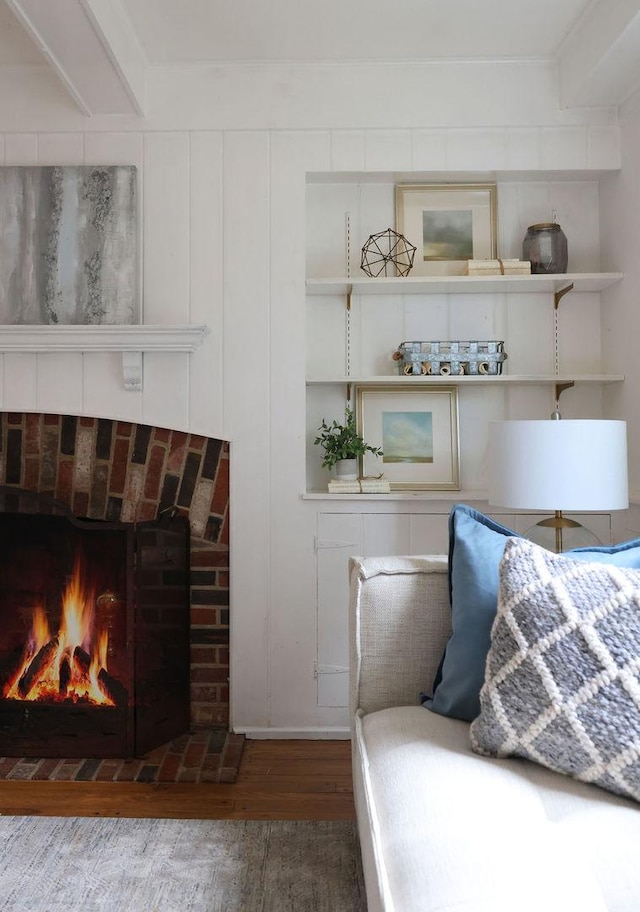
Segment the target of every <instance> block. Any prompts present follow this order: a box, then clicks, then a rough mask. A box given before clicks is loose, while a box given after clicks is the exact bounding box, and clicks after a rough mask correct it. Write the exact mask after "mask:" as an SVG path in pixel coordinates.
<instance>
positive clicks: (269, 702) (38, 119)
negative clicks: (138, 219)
mask: <svg viewBox="0 0 640 912" xmlns="http://www.w3.org/2000/svg"><path fill="white" fill-rule="evenodd" d="M3 75H4V76H5V78H4V80H3V83H2V90H1V92H0V125H2V129H3V131H4V143H3V146H2V150H3V151H2V153H0V154H3V155H4V161H5V162H6V163H7V164H9V163H11V164H32V163H42V164H44V163H68V164H79V163H98V162H108V163H125V162H126V163H133V164H137V165H138V166H139V167H140V176H141V189H142V216H143V217H142V235H143V290H144V315H145V320H146V321H147V322H160V323H162V322H165V323H168V322H176V323H177V322H183V321H184V322H186V321H189V322H194V323H196V322H198V323H199V322H206V323H208V324H209V325H210V326H211V327H212V333H211V335H210V336H209V337H208V338H207V340H206V342H205V345H204V346H203V348H202V349H200V350H198V351H197V352H196V353H195V354H194V355H193V356H191V357H189V356H188V355H154V356H148V355H147V356H145V389H144V392H142V393H140V394H138V393H128V392H124V391H123V389H122V386H121V379H120V375H119V363H118V358H117V356H112V355H84V356H82V355H75V356H73V357H67V356H59V355H56V356H52V355H46V356H45V355H11V356H9V355H5V356H3V357H2V370H1V383H0V407H2V408H3V409H16V410H17V409H27V410H28V409H33V410H45V411H46V410H55V411H70V412H76V413H87V414H94V415H106V416H114V415H115V416H117V417H122V418H129V419H130V420H135V421H144V422H148V423H152V424H160V425H170V426H174V427H181V428H182V427H184V428H188V429H190V430H193V431H195V432H198V433H203V434H206V435H210V436H221V437H228V438H230V439H231V442H232V443H231V459H232V475H231V510H232V542H231V560H232V571H231V598H232V606H231V617H232V622H231V623H232V631H231V635H232V657H231V667H232V719H233V724H234V727H235V728H236V729H237V730H249V731H251V732H254V733H260V732H261V731H262V732H265V731H266V732H267V733H275V734H282V733H287V734H295V733H302V734H306V733H309V732H312V733H316V734H318V735H322V734H325V733H328V734H331V733H334V732H335V731H336V730H343V731H344V730H345V729H346V727H347V725H348V719H347V712H346V709H345V708H344V707H332V706H319V705H318V694H317V682H316V680H315V678H314V675H313V668H314V662H315V660H316V658H317V622H318V621H317V613H316V596H317V593H316V554H315V552H314V550H313V541H314V535H315V534H316V532H317V529H318V522H319V518H318V514H319V512H322V507H321V505H320V506H319V505H318V504H317V503H314V502H313V501H303V500H301V497H300V494H301V492H302V491H303V490H304V485H305V384H304V375H305V356H304V348H305V304H304V273H305V247H306V244H305V190H306V178H307V174H308V173H309V172H332V171H336V172H344V171H358V172H388V173H390V174H393V173H395V172H397V173H401V172H404V173H407V172H414V171H417V172H429V173H440V174H443V175H445V176H446V175H447V174H450V173H456V174H461V173H466V174H467V176H473V175H474V174H477V173H480V172H487V171H493V170H498V171H503V172H508V173H510V174H513V175H517V174H518V173H519V172H521V171H530V170H538V169H541V170H543V171H546V172H554V171H556V170H563V169H584V170H585V171H586V172H590V171H594V170H597V169H600V168H613V169H615V168H616V167H618V165H619V134H618V127H617V124H616V118H615V113H614V112H612V111H610V110H607V109H597V110H593V111H586V110H575V111H571V110H561V109H560V108H559V105H558V101H557V99H558V92H557V85H556V81H555V73H554V70H553V68H552V67H550V66H549V67H547V66H545V65H542V64H539V63H531V64H524V65H520V66H514V65H513V64H507V63H500V64H488V63H485V64H479V63H474V64H470V63H461V64H426V65H417V64H407V65H394V66H381V67H379V68H375V67H372V66H369V65H356V66H352V67H350V66H343V65H335V66H310V67H294V66H284V65H282V66H280V65H278V66H270V67H266V68H264V67H263V68H261V67H253V66H246V67H243V66H232V67H227V68H224V67H212V68H202V67H201V68H193V69H190V70H187V69H181V68H174V69H171V70H163V69H156V70H153V71H152V72H151V76H150V86H149V98H150V105H151V106H150V110H151V114H150V116H149V117H148V118H147V119H146V120H142V121H139V120H136V119H134V118H125V117H112V118H94V119H91V120H87V119H85V118H83V117H81V116H80V115H79V114H78V113H77V112H76V111H75V110H74V109H73V107H72V105H71V103H70V102H69V101H68V99H67V98H66V97H65V96H64V93H63V92H62V90H61V89H59V88H58V87H57V86H56V85H55V84H51V82H50V80H48V79H46V78H45V76H44V74H43V72H41V71H34V72H29V73H14V72H13V71H7V72H6V73H4V74H3ZM532 87H534V89H535V90H533V88H532ZM588 176H589V175H588V174H587V177H588ZM603 265H604V264H603ZM622 336H623V337H624V331H623V332H622ZM391 519H393V516H392V517H391ZM436 525H437V528H438V529H439V530H440V529H441V527H442V523H441V522H437V523H436ZM438 534H440V532H439V533H438ZM435 540H436V539H434V538H430V534H429V530H428V529H426V530H425V529H422V531H421V532H420V541H422V542H425V543H428V542H433V541H435ZM437 540H438V541H439V540H440V539H437ZM425 546H426V545H425ZM344 572H345V574H346V567H345V571H344Z"/></svg>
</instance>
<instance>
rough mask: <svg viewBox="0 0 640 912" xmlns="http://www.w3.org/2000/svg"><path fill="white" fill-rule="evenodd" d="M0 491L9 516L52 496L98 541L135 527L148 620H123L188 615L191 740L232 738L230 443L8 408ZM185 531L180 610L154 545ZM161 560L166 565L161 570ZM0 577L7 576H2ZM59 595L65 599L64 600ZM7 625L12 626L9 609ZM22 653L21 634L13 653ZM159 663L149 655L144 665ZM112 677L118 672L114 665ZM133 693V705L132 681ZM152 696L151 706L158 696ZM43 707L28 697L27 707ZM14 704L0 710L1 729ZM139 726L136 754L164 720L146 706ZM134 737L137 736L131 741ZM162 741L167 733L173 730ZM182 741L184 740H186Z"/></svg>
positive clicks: (0, 444)
mask: <svg viewBox="0 0 640 912" xmlns="http://www.w3.org/2000/svg"><path fill="white" fill-rule="evenodd" d="M0 486H4V489H5V491H6V496H5V499H4V502H3V503H2V504H0V515H1V513H2V512H3V511H5V512H7V513H13V514H16V513H17V514H20V515H22V516H26V515H27V514H29V513H36V512H41V510H42V509H45V508H44V507H43V506H42V504H43V503H44V502H45V501H46V500H47V499H48V501H49V502H55V504H57V505H58V506H56V507H55V508H53V510H52V512H51V514H50V515H52V516H55V517H58V518H64V519H65V521H66V522H69V523H70V524H71V525H72V526H74V528H76V529H77V530H85V531H86V532H87V533H88V532H89V530H92V529H94V528H95V530H96V531H95V532H94V533H93V535H94V536H96V538H97V540H100V537H101V536H102V537H103V540H104V541H107V540H108V536H109V534H110V533H111V532H114V533H118V537H119V538H122V536H123V535H125V537H126V534H125V533H126V532H127V531H128V534H129V535H130V536H131V535H133V534H134V532H135V534H136V535H137V544H136V545H135V546H134V545H133V544H131V546H130V547H131V548H132V549H133V548H134V547H136V548H137V553H138V554H140V553H141V551H142V553H143V559H144V566H142V565H141V568H140V570H139V571H138V577H137V579H136V580H130V581H128V584H129V585H131V586H132V585H133V584H134V583H135V585H136V586H137V590H136V600H137V601H136V605H137V610H138V611H139V615H140V617H139V619H138V620H137V621H135V619H129V620H128V621H126V622H125V625H126V624H132V623H137V624H138V626H140V625H141V624H143V623H146V624H149V625H153V624H154V623H156V624H163V623H166V622H167V621H168V619H169V618H170V617H171V616H172V614H175V615H177V614H178V613H181V620H182V621H183V622H184V623H185V624H186V625H187V627H188V631H189V632H188V637H189V644H188V648H189V651H190V659H189V674H190V706H189V710H190V725H189V728H190V730H191V733H192V735H193V736H194V737H196V738H197V737H199V736H200V734H201V735H202V737H203V738H205V739H206V737H207V733H210V732H211V731H212V730H217V729H221V730H224V731H225V732H227V731H228V720H229V683H228V675H229V446H228V444H227V443H226V442H225V441H222V440H217V439H215V438H209V437H203V436H200V435H197V434H191V433H188V432H185V431H181V430H176V429H169V428H164V427H153V426H149V425H143V424H135V423H132V422H127V421H119V420H115V419H108V418H97V417H95V418H92V417H88V416H73V415H55V414H48V413H30V412H3V413H0ZM27 493H30V494H31V495H33V496H34V497H35V496H36V495H37V496H38V497H39V498H40V500H38V501H31V502H30V503H29V502H28V496H27ZM11 496H14V498H18V497H19V499H20V503H19V505H16V500H15V499H14V501H11ZM47 509H48V508H47ZM74 524H75V525H74ZM178 527H182V528H185V529H187V531H188V530H189V529H190V533H189V541H190V545H189V549H188V563H189V565H190V572H189V582H188V585H189V594H188V596H187V599H186V602H185V601H182V603H181V609H180V612H178V611H177V608H176V604H175V603H174V601H173V599H174V592H172V591H171V586H172V585H175V583H174V581H175V575H174V573H173V568H172V567H167V566H164V565H163V564H162V561H161V557H162V553H163V551H162V548H161V547H159V546H158V544H157V541H158V540H157V535H158V534H161V535H166V534H168V533H169V532H170V531H171V529H177V528H178ZM99 530H101V531H99ZM3 534H4V533H3ZM74 534H76V537H77V538H78V537H79V538H80V539H82V538H83V537H86V536H84V533H83V535H78V534H77V533H74ZM53 537H54V539H56V537H57V536H53ZM90 540H92V539H91V538H90ZM84 547H85V548H86V547H89V549H91V548H92V547H94V546H91V545H85V546H84ZM113 547H116V546H115V545H114V546H113ZM118 547H120V546H119V545H118ZM123 547H124V546H123ZM165 550H166V546H165ZM156 559H157V560H159V561H160V562H159V563H157V564H154V563H153V561H154V560H156ZM125 560H126V559H125ZM0 572H2V573H3V577H4V571H0ZM29 572H31V571H29ZM26 575H27V574H26V573H25V576H26ZM2 583H3V578H0V585H2ZM118 585H119V584H118ZM180 585H181V584H180ZM110 590H113V592H114V594H115V595H116V596H119V595H121V593H120V592H119V591H116V584H115V583H113V582H109V581H107V582H105V583H104V588H102V589H100V590H99V591H97V592H96V595H102V594H104V593H105V592H108V591H110ZM52 598H55V596H50V597H49V599H50V601H51V599H52ZM57 598H58V601H59V600H60V596H59V595H58V596H57ZM32 601H33V600H32ZM114 601H117V599H115V600H114ZM26 604H28V605H30V604H31V603H26ZM0 625H4V615H3V614H0ZM56 626H57V625H56V621H55V620H54V621H53V622H51V623H50V627H51V628H53V629H52V630H51V632H52V634H53V635H54V636H55V634H56V632H57V629H56ZM30 628H31V621H30V620H27V619H25V620H24V623H23V627H22V635H25V631H26V634H27V636H28V632H29V630H30ZM1 629H2V628H0V632H1ZM16 637H17V635H16ZM144 643H145V637H142V639H141V641H140V642H139V643H138V647H137V649H138V651H137V652H136V653H134V655H137V658H138V660H139V661H140V660H142V658H143V646H144ZM22 646H23V644H22V643H21V642H19V640H18V639H17V638H16V639H14V645H13V646H12V650H11V651H13V650H16V649H18V648H22ZM5 658H6V656H5ZM151 658H152V657H151V656H147V660H149V661H150V659H151ZM1 660H2V657H1V656H0V661H1ZM110 661H112V660H110ZM107 672H108V673H109V674H110V673H111V666H110V665H109V663H107ZM114 676H115V674H114ZM103 678H104V675H103ZM124 686H125V687H127V699H129V687H130V685H129V684H128V683H125V684H124ZM145 687H146V685H145V684H144V682H143V679H142V680H141V679H140V677H139V679H138V682H137V691H138V692H137V694H136V697H137V699H138V702H140V701H141V700H143V699H144V697H145ZM150 699H151V701H152V702H153V695H152V697H151V698H150ZM169 699H170V696H169V695H167V696H166V699H162V700H159V701H156V702H158V703H159V704H160V705H163V704H165V703H167V701H168V700H169ZM34 706H35V703H34V702H33V701H31V702H30V709H31V710H33V708H34ZM6 708H7V707H6V705H4V706H0V726H1V725H2V724H3V723H4V719H5V709H6ZM68 708H70V707H68ZM23 710H24V708H23ZM111 715H113V713H112V714H111ZM30 716H31V713H30ZM134 721H137V726H138V729H137V732H136V736H135V741H136V743H135V749H136V750H137V751H141V750H144V749H145V748H146V747H147V745H148V744H149V743H151V742H150V741H146V740H145V739H146V738H147V735H149V736H150V737H151V738H153V735H154V732H155V731H156V729H157V730H158V731H160V720H159V719H156V718H155V717H154V716H153V715H152V714H151V713H148V712H144V713H143V712H142V711H140V712H139V713H138V715H137V717H136V716H135V714H134ZM145 725H147V726H148V731H147V732H145V731H144V727H145ZM132 737H133V736H132V735H129V743H131V739H132ZM158 737H162V738H165V737H166V733H162V734H161V735H159V736H158ZM173 741H174V742H180V741H181V738H178V739H173ZM3 753H4V744H2V745H1V746H0V756H2V754H3ZM105 756H106V754H105ZM129 756H130V754H129ZM52 762H53V761H52Z"/></svg>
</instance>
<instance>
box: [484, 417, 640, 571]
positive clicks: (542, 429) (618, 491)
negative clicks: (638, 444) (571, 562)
mask: <svg viewBox="0 0 640 912" xmlns="http://www.w3.org/2000/svg"><path fill="white" fill-rule="evenodd" d="M489 503H490V504H492V505H495V506H500V507H510V508H512V509H515V510H543V511H545V512H546V511H549V512H553V516H551V517H549V518H548V519H543V520H541V521H540V522H538V523H536V524H535V525H534V526H532V527H531V528H530V529H528V530H527V532H525V536H526V537H527V538H530V539H531V540H532V541H534V542H536V543H537V544H539V545H542V546H543V547H544V548H547V549H548V550H550V551H556V552H557V553H559V552H561V551H565V550H569V549H570V548H579V547H588V546H590V545H593V544H600V542H599V541H598V539H597V537H596V536H595V535H594V534H593V532H591V531H590V530H588V529H586V528H585V527H584V526H583V525H581V523H578V522H576V521H575V520H570V519H567V518H566V517H565V516H564V515H563V513H564V512H565V511H572V512H581V513H582V512H586V511H602V512H609V511H610V510H625V509H626V508H627V507H628V506H629V495H628V485H627V425H626V422H624V421H607V420H594V419H579V420H573V419H570V420H565V419H553V418H551V419H547V420H535V421H492V422H490V425H489Z"/></svg>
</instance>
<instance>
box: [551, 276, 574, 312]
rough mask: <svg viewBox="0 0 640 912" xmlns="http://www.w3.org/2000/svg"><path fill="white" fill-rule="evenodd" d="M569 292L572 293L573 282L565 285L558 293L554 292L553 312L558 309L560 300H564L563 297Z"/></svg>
mask: <svg viewBox="0 0 640 912" xmlns="http://www.w3.org/2000/svg"><path fill="white" fill-rule="evenodd" d="M570 291H573V282H571V283H570V284H569V285H566V286H565V287H564V288H561V289H560V290H559V291H556V292H554V295H553V307H554V309H555V310H557V309H558V305H559V304H560V301H561V300H562V298H564V296H565V295H566V294H568V293H569V292H570Z"/></svg>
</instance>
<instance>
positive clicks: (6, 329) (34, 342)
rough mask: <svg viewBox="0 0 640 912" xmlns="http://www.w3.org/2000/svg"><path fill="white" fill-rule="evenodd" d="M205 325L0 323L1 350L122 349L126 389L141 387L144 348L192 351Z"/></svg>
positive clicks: (72, 350)
mask: <svg viewBox="0 0 640 912" xmlns="http://www.w3.org/2000/svg"><path fill="white" fill-rule="evenodd" d="M208 332H209V327H208V326H169V325H168V326H164V325H122V324H119V325H115V326H108V325H101V326H78V325H69V326H49V325H47V326H43V325H37V326H24V325H20V326H14V325H5V326H0V353H1V352H24V353H31V354H41V353H52V352H80V353H84V352H121V353H122V367H123V378H124V386H125V389H128V390H133V391H139V390H141V389H142V355H143V353H144V352H193V351H195V350H196V349H197V348H198V347H199V346H200V345H201V344H202V341H203V339H204V338H205V336H206V335H207V333H208Z"/></svg>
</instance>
